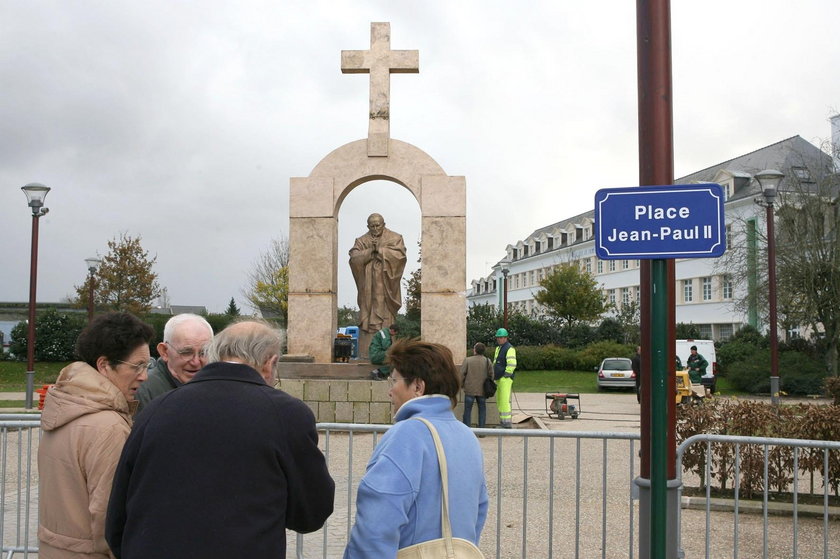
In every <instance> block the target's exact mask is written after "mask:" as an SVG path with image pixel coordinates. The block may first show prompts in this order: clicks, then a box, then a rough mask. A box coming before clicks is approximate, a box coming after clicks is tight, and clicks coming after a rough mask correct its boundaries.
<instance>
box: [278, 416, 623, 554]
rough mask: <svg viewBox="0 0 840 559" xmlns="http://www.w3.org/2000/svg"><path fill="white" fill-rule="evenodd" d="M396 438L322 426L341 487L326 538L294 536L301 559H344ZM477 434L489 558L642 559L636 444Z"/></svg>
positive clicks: (573, 436) (538, 433) (596, 436)
mask: <svg viewBox="0 0 840 559" xmlns="http://www.w3.org/2000/svg"><path fill="white" fill-rule="evenodd" d="M387 428H388V426H386V425H361V424H344V423H322V424H319V425H318V429H319V431H320V433H321V444H322V448H323V449H324V452H325V454H326V456H327V460H328V464H329V468H330V472H331V473H332V475H333V478H334V479H335V481H336V485H337V490H336V501H335V512H333V515H332V516H331V517H330V519H329V520H328V521H327V524H326V525H325V526H324V527H323V528H322V529H321V530H319V531H318V532H315V533H313V534H306V535H300V534H294V533H290V534H289V536H290V541H292V539H293V540H294V541H295V548H296V554H297V557H299V558H303V557H308V558H310V559H312V558H314V557H324V558H327V557H341V552H342V550H343V549H344V546H345V545H346V543H347V540H348V539H349V537H350V531H351V528H352V524H353V520H354V516H355V496H356V490H357V488H358V483H359V480H360V479H361V477H362V476H363V475H364V471H365V466H366V465H367V460H368V458H369V457H370V454H371V451H372V450H373V447H374V446H375V444H376V442H377V441H378V439H379V437H380V436H381V435H382V433H384V432H385V431H386V430H387ZM474 431H475V433H476V434H477V435H482V436H483V438H481V439H480V443H481V445H482V448H483V450H484V470H485V475H486V478H487V488H488V492H489V494H490V510H489V511H488V518H487V521H486V523H485V527H484V532H483V534H482V537H481V542H480V543H481V545H480V547H481V549H482V551H483V552H484V553H485V555H486V556H487V557H541V558H542V557H545V558H549V559H551V558H553V557H598V556H600V557H604V558H606V557H611V558H612V557H630V558H631V559H632V558H633V557H634V555H635V554H636V553H637V551H636V549H637V545H638V542H637V538H636V535H635V532H636V524H635V522H636V521H635V514H634V510H635V507H634V494H633V492H634V484H633V483H632V481H633V478H634V476H635V475H636V470H637V467H638V466H637V462H636V460H637V450H638V443H637V441H638V439H639V436H638V435H637V434H633V433H606V432H575V433H570V432H563V431H547V430H533V429H514V430H510V431H507V430H501V429H475V430H474ZM454 467H457V465H456V466H454ZM578 526H582V529H578Z"/></svg>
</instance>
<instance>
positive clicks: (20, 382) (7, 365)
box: [0, 361, 67, 392]
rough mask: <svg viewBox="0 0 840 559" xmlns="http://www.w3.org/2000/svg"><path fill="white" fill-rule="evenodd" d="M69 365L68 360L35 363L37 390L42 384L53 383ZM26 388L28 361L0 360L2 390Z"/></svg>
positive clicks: (15, 390) (22, 389)
mask: <svg viewBox="0 0 840 559" xmlns="http://www.w3.org/2000/svg"><path fill="white" fill-rule="evenodd" d="M66 366H67V363H66V362H56V363H39V362H36V363H35V383H34V386H35V390H37V389H39V388H41V385H44V384H52V383H53V382H55V379H56V378H57V377H58V373H59V372H60V371H61V369H63V368H64V367H66ZM24 390H26V362H25V361H0V392H23V391H24Z"/></svg>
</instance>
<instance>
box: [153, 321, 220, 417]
mask: <svg viewBox="0 0 840 559" xmlns="http://www.w3.org/2000/svg"><path fill="white" fill-rule="evenodd" d="M212 339H213V327H212V326H210V323H209V322H207V321H206V320H205V319H204V317H202V316H199V315H197V314H190V313H184V314H177V315H175V316H173V317H172V318H170V319H169V320H168V321H167V322H166V326H164V327H163V341H162V342H160V343H159V344H158V345H157V351H158V354H159V355H160V358H159V359H158V360H157V362H156V363H155V366H154V367H152V368H151V369H149V379H148V380H147V381H146V382H144V383H143V384H141V385H140V388H139V389H138V390H137V401H138V405H137V411H140V410H141V409H143V407H144V406H146V404H148V403H149V402H151V401H152V400H154V399H155V398H157V397H158V396H160V395H161V394H165V393H167V392H169V391H170V390H174V389H175V388H178V387H179V386H181V385H182V384H185V383H188V382H189V381H191V380H192V378H193V377H194V376H195V374H196V373H197V372H198V371H200V370H201V368H202V367H203V366H205V365H206V364H207V345H208V344H209V343H210V340H212Z"/></svg>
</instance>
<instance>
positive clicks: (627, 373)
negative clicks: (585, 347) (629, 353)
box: [598, 357, 636, 390]
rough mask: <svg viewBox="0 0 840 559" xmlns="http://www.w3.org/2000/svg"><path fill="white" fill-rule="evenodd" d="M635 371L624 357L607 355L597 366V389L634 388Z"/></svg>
mask: <svg viewBox="0 0 840 559" xmlns="http://www.w3.org/2000/svg"><path fill="white" fill-rule="evenodd" d="M635 387H636V373H634V372H633V366H632V363H631V361H630V360H629V359H628V358H626V357H607V358H606V359H604V360H603V361H601V366H600V367H598V389H599V390H600V389H602V388H635Z"/></svg>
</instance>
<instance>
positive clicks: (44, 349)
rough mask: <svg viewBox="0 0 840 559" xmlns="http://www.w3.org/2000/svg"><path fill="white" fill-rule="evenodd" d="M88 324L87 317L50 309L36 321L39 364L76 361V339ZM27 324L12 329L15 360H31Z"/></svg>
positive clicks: (11, 346)
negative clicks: (28, 349) (28, 355)
mask: <svg viewBox="0 0 840 559" xmlns="http://www.w3.org/2000/svg"><path fill="white" fill-rule="evenodd" d="M86 323H87V320H86V316H85V315H84V314H83V313H59V312H58V311H56V310H55V309H47V310H45V311H43V312H41V313H38V315H37V317H36V319H35V359H36V360H37V361H72V360H73V359H75V357H76V355H75V347H76V338H78V337H79V333H80V332H81V331H82V328H84V327H85V324H86ZM27 335H28V324H27V322H18V323H17V325H16V326H15V327H14V328H13V329H12V338H11V343H10V346H9V351H11V352H12V353H13V354H14V355H15V358H16V359H18V360H20V361H22V360H24V359H26V356H27V353H26V352H27V342H28V340H27Z"/></svg>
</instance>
